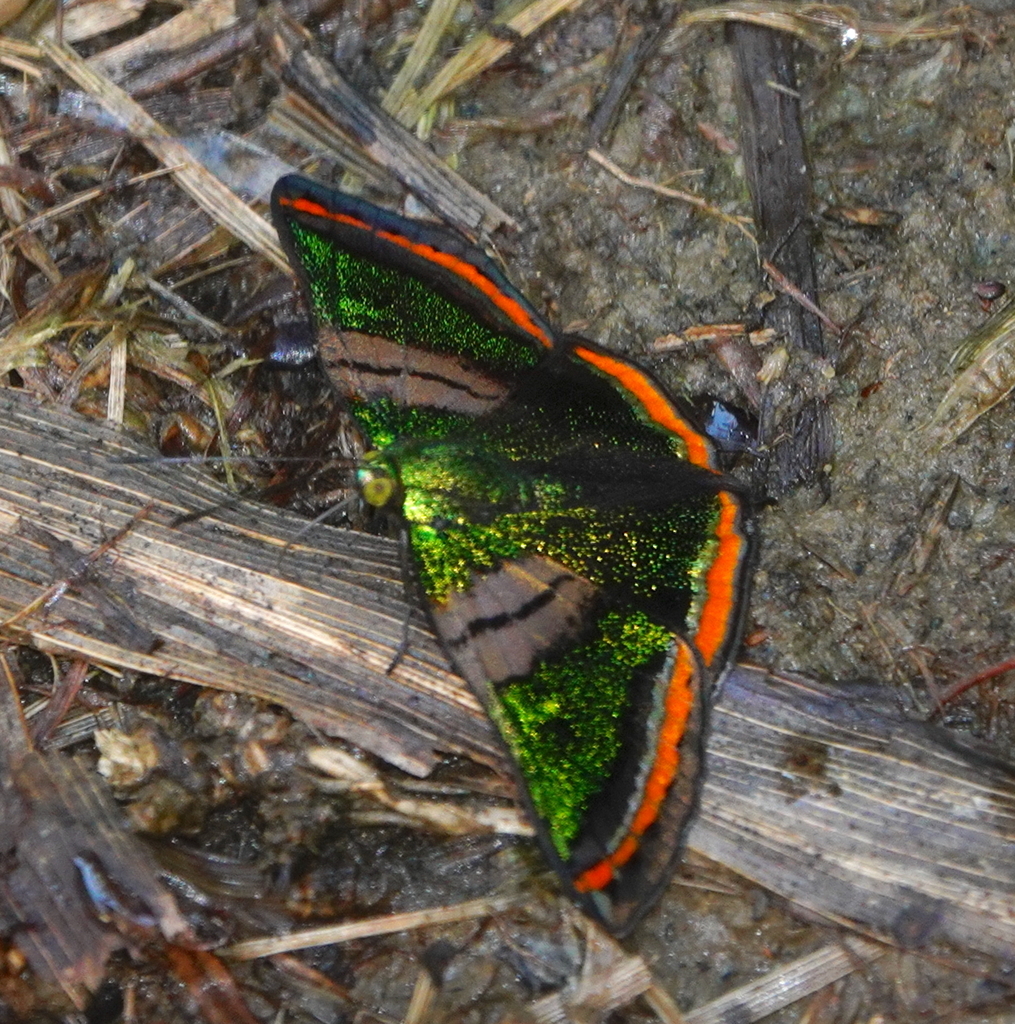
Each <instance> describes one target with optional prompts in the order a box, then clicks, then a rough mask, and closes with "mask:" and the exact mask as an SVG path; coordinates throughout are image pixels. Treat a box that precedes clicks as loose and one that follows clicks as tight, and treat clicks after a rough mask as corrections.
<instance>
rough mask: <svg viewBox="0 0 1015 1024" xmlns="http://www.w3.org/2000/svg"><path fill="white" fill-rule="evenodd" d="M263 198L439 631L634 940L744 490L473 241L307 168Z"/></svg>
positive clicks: (713, 646)
mask: <svg viewBox="0 0 1015 1024" xmlns="http://www.w3.org/2000/svg"><path fill="white" fill-rule="evenodd" d="M272 206H273V212H274V216H275V221H276V224H277V226H278V228H279V233H280V235H281V237H282V239H283V242H284V243H285V245H286V247H287V250H288V252H289V253H290V257H291V258H292V259H293V262H294V265H295V266H296V267H297V268H298V269H299V271H300V273H301V275H302V277H303V279H304V285H305V288H306V291H307V294H308V296H309V298H310V303H311V306H312V309H313V314H314V317H315V320H316V323H317V330H318V336H319V339H320V347H321V350H322V356H323V358H324V360H325V364H326V366H327V368H328V369H329V373H330V374H331V376H332V379H333V380H335V383H336V387H337V389H338V391H339V393H340V394H341V395H342V397H343V398H344V400H345V402H346V404H347V406H348V408H349V411H350V413H351V415H352V416H353V418H354V419H355V421H356V423H357V424H358V426H359V428H360V430H361V431H362V432H363V434H364V437H365V438H366V439H367V441H368V446H369V447H371V448H372V449H373V450H374V451H375V452H376V453H377V454H376V459H375V462H374V463H373V465H375V466H384V467H386V471H387V472H390V474H391V477H392V479H393V481H395V482H396V486H394V487H393V489H392V494H393V495H395V497H393V498H392V500H393V501H394V502H397V503H398V506H399V511H400V513H401V516H402V518H403V520H404V524H405V531H406V535H407V537H408V543H409V548H410V550H411V555H412V561H413V564H414V570H415V574H416V577H417V579H418V582H419V586H420V589H421V590H422V592H423V594H424V595H425V597H426V599H427V601H428V603H429V610H430V615H431V618H432V621H433V623H434V626H435V629H436V631H437V633H438V636H439V637H440V638H441V640H442V641H443V643H444V645H445V647H446V649H447V651H448V653H449V656H450V657H451V658H452V660H453V661H454V663H455V665H456V667H457V668H458V670H459V671H460V672H461V673H462V675H463V676H464V677H465V678H466V680H467V681H468V682H469V684H470V685H471V686H472V688H473V689H474V690H475V692H476V693H477V695H478V696H479V697H480V699H481V700H482V701H483V703H484V705H485V706H486V708H487V710H488V711H489V713H490V715H491V717H492V718H493V720H494V722H495V723H496V725H497V727H498V728H499V730H500V732H501V735H502V736H503V737H504V740H505V743H506V744H507V747H508V749H509V751H510V753H511V755H512V757H513V758H514V760H515V763H516V764H517V766H518V770H519V775H520V778H521V781H522V783H523V787H524V791H525V794H526V798H527V800H528V803H529V805H530V809H531V810H532V812H533V815H534V818H535V821H536V823H537V825H538V828H539V832H540V835H541V839H542V841H543V845H544V848H545V849H546V851H547V854H548V856H549V857H550V859H551V861H552V862H553V863H554V865H555V866H556V867H557V869H558V870H559V872H560V874H561V876H562V878H563V879H564V881H565V882H566V884H567V885H568V887H569V888H570V889H571V891H572V893H573V894H574V895H575V896H576V898H577V899H579V900H580V901H581V902H582V904H583V905H584V906H585V907H586V908H587V909H589V910H590V911H591V912H593V913H594V914H596V915H597V916H598V917H600V918H601V919H602V920H603V921H604V922H605V923H606V924H607V925H609V926H610V927H611V928H613V929H614V930H615V931H624V930H626V929H627V928H628V927H630V925H631V924H632V923H633V922H634V921H635V920H636V919H637V918H638V916H639V915H640V914H641V913H643V912H644V910H645V909H646V908H647V906H649V905H650V903H651V901H652V900H653V899H654V898H655V896H656V894H657V893H658V891H659V890H660V889H661V887H662V886H663V885H664V884H665V882H666V879H667V877H668V874H669V871H670V867H671V864H672V862H673V860H674V859H675V857H676V855H677V852H678V850H679V836H680V832H681V829H682V826H683V823H684V820H685V819H686V817H687V815H688V813H689V811H690V809H691V805H692V802H693V793H694V785H693V779H694V775H695V773H696V771H697V767H698V761H699V759H700V751H699V743H700V731H701V720H702V692H703V687H704V686H705V685H707V684H708V683H710V682H712V681H714V680H715V679H716V678H717V676H718V674H719V673H720V672H721V671H722V669H723V667H724V665H725V661H726V659H727V658H728V657H729V655H730V653H731V649H732V647H733V645H734V644H735V643H736V640H737V638H738V626H739V621H740V611H741V608H742V606H743V592H744V588H745V580H746V575H747V568H748V562H749V549H750V539H749V533H748V531H749V527H748V526H747V525H746V523H745V517H744V513H743V509H742V503H741V500H740V498H739V497H738V496H737V494H736V493H735V492H734V491H732V490H730V488H729V485H728V481H726V479H725V478H724V477H722V476H720V475H719V474H718V473H716V472H715V471H714V467H713V464H712V455H711V449H710V448H709V445H708V442H707V440H706V439H705V438H704V437H703V436H702V435H701V434H700V433H699V432H698V431H697V430H695V429H694V428H693V427H692V426H691V425H690V423H689V422H688V421H687V419H686V418H685V417H684V415H683V413H682V411H681V409H680V407H679V406H678V405H677V403H675V402H674V401H673V400H672V399H671V398H669V396H667V394H666V393H665V391H664V390H663V389H662V388H661V387H659V385H658V384H657V383H656V382H655V381H654V380H653V379H652V378H651V376H650V375H649V374H647V373H646V372H645V371H643V370H641V369H640V368H639V367H637V366H636V365H635V364H633V363H630V362H629V361H627V360H625V359H622V358H620V357H618V356H615V355H612V354H611V353H609V352H607V351H606V350H604V349H601V348H599V347H598V346H596V345H594V344H592V343H590V342H586V341H584V340H582V339H574V338H568V337H564V336H562V335H560V334H558V333H555V332H554V331H553V329H552V328H551V327H550V326H549V325H548V324H547V323H546V321H545V320H543V318H542V317H541V316H540V315H539V314H538V313H537V312H536V311H535V310H534V309H533V308H532V307H531V306H530V305H529V303H528V302H527V301H526V300H525V299H524V298H523V297H522V296H521V295H520V293H518V292H517V291H516V290H515V289H514V288H513V287H512V286H511V285H510V284H509V283H508V282H507V280H506V279H505V278H504V276H503V274H502V273H501V272H500V270H499V269H498V268H497V267H496V265H495V264H494V263H493V262H492V261H491V260H490V259H489V258H488V257H487V256H486V255H485V254H483V253H482V252H480V251H479V250H478V249H476V248H475V247H473V246H471V245H470V244H469V243H468V242H467V241H466V240H464V239H463V238H461V237H460V236H459V235H457V234H455V233H453V232H450V231H448V230H447V229H444V228H440V227H435V226H431V225H426V224H420V223H419V222H415V221H410V220H407V219H405V218H402V217H399V216H398V215H396V214H393V213H390V212H388V211H384V210H381V209H379V208H377V207H374V206H372V205H371V204H369V203H366V202H364V201H362V200H359V199H355V198H353V197H350V196H346V195H343V194H341V193H337V192H332V191H330V190H328V189H326V188H323V187H322V186H319V185H316V184H314V183H311V182H308V181H306V180H305V179H302V178H296V177H288V178H283V179H282V180H281V181H280V182H279V183H278V184H277V185H276V188H275V192H274V195H273V199H272Z"/></svg>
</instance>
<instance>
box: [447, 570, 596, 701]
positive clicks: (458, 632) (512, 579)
mask: <svg viewBox="0 0 1015 1024" xmlns="http://www.w3.org/2000/svg"><path fill="white" fill-rule="evenodd" d="M596 597H597V588H596V587H595V585H594V584H592V583H590V582H589V581H588V580H587V579H585V578H584V577H582V576H577V575H575V573H573V572H571V571H570V570H569V569H566V568H565V567H564V566H563V565H561V564H560V563H559V562H554V561H553V560H552V559H549V558H541V557H539V556H536V555H533V556H530V557H527V558H522V559H519V560H518V561H514V562H505V563H504V564H503V565H502V566H501V567H500V568H498V569H495V570H494V571H493V572H489V573H486V574H485V575H482V576H480V575H474V576H473V578H472V581H471V583H470V586H469V587H468V589H467V590H464V591H455V592H454V593H452V594H451V596H450V597H449V598H448V599H447V601H445V602H444V603H443V604H441V605H440V606H435V608H434V613H433V614H434V624H435V625H436V627H437V632H438V634H439V635H440V637H441V640H442V641H443V642H444V644H445V646H446V647H447V649H448V651H449V653H450V654H451V656H452V658H453V659H454V661H455V663H456V665H457V666H458V669H459V671H460V672H461V673H462V674H463V675H464V676H465V678H466V679H467V680H468V681H469V682H470V683H472V685H473V686H474V687H475V688H476V689H477V690H478V689H480V688H483V687H484V686H485V684H486V683H492V684H493V685H495V686H496V685H497V684H498V683H503V682H505V681H507V680H508V679H515V678H519V677H524V676H527V675H529V674H530V673H531V672H532V671H533V669H535V667H536V666H537V665H538V664H539V662H540V661H541V660H542V659H544V658H545V657H546V656H547V655H548V654H549V653H550V652H551V651H554V650H559V649H560V648H561V647H564V646H566V645H568V644H573V643H574V642H575V641H576V640H577V639H578V638H580V637H581V635H582V634H583V633H584V631H585V628H586V625H587V623H588V619H589V614H590V612H591V609H592V607H593V605H594V604H595V602H596Z"/></svg>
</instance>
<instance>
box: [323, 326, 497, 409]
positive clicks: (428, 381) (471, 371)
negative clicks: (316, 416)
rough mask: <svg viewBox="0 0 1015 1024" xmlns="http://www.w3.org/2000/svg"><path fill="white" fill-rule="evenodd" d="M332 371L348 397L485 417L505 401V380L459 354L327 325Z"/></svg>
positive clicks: (327, 361) (325, 357) (325, 356)
mask: <svg viewBox="0 0 1015 1024" xmlns="http://www.w3.org/2000/svg"><path fill="white" fill-rule="evenodd" d="M318 344H319V346H320V350H321V357H322V358H323V360H324V365H325V367H326V368H327V370H328V376H329V377H331V379H332V382H333V383H334V384H335V386H336V388H338V390H339V392H340V393H341V394H342V395H343V396H344V397H346V398H350V399H356V400H359V401H376V400H377V399H380V398H390V399H392V400H393V401H395V402H398V403H399V404H400V405H405V406H414V407H423V408H429V409H443V410H445V411H447V412H458V413H462V414H463V415H466V416H481V415H483V414H484V413H487V412H490V411H491V410H492V409H494V408H496V407H497V406H498V405H500V403H501V402H503V401H504V400H505V399H506V398H507V395H508V388H507V386H506V385H505V384H503V383H502V382H501V381H499V380H496V379H495V378H493V377H490V376H488V375H487V374H484V373H482V372H480V371H479V370H477V369H475V368H474V367H472V366H470V365H468V364H467V363H465V362H464V361H463V360H461V359H459V358H457V357H456V356H453V355H449V354H447V353H441V352H430V351H427V350H425V349H420V348H414V347H412V346H409V345H403V344H401V343H400V342H397V341H391V340H389V339H387V338H381V337H377V336H375V335H371V334H360V333H359V332H358V331H339V330H336V329H335V328H333V327H325V328H323V329H322V330H321V332H320V338H319V341H318Z"/></svg>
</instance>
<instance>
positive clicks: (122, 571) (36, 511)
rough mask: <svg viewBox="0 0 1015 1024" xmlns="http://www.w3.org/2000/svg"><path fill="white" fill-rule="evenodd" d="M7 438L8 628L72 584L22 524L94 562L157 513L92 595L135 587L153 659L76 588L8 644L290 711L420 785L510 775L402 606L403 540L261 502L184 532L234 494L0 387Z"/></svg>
mask: <svg viewBox="0 0 1015 1024" xmlns="http://www.w3.org/2000/svg"><path fill="white" fill-rule="evenodd" d="M0 424H2V426H0V622H3V621H4V620H8V619H12V618H15V617H16V616H18V614H19V613H20V612H21V611H22V610H23V609H24V608H25V607H26V606H28V605H29V604H31V603H32V602H33V601H35V600H37V599H38V598H39V597H40V596H41V595H43V594H45V593H46V592H47V591H49V589H50V588H52V587H53V586H54V585H55V584H59V583H60V582H61V580H62V579H64V578H65V575H64V576H62V575H61V573H60V571H58V570H56V569H54V566H53V562H52V557H51V552H50V550H49V548H48V547H47V545H45V544H40V543H38V542H36V541H34V540H33V539H32V536H33V534H32V530H31V529H28V530H24V529H23V527H22V524H23V523H28V524H31V526H32V527H35V528H36V529H37V530H38V529H41V530H44V531H46V533H47V534H49V535H52V537H53V538H55V539H56V540H57V541H59V542H62V543H66V544H70V545H73V548H74V549H75V550H76V552H77V553H78V555H79V556H81V557H87V556H88V555H89V554H90V553H91V552H93V551H94V550H95V549H96V548H97V547H99V546H100V545H101V544H102V543H103V542H104V541H106V540H107V539H108V538H109V537H110V536H111V535H112V534H114V533H116V532H117V531H119V530H121V529H123V527H124V526H125V525H126V524H128V523H129V522H130V520H131V518H132V517H133V516H134V515H135V514H136V513H137V512H138V510H139V509H141V508H143V507H144V506H145V505H146V504H147V503H148V502H149V500H150V501H152V502H154V506H153V508H152V510H151V512H150V513H149V514H148V516H147V517H146V518H145V519H144V520H143V521H141V522H138V523H137V524H135V525H134V526H133V528H132V529H130V530H128V531H127V532H126V533H125V535H124V536H123V537H121V538H120V539H119V540H118V542H117V543H116V545H115V547H114V548H113V549H112V550H110V551H109V552H108V553H107V554H106V555H105V556H104V561H103V562H97V563H96V564H94V565H93V566H91V567H90V571H89V578H90V583H91V584H93V585H97V584H99V583H101V582H103V573H105V574H106V578H105V583H106V584H107V585H108V586H107V589H109V590H111V591H113V592H120V593H123V592H124V591H125V589H126V588H127V587H128V586H129V588H130V590H131V599H130V603H131V610H132V613H133V616H134V618H135V619H137V620H138V621H139V623H140V624H142V625H143V626H144V627H145V629H147V630H148V631H149V632H150V633H151V634H152V635H154V636H155V637H156V638H157V640H158V646H157V647H156V648H155V649H154V650H152V651H138V650H133V651H132V650H130V649H129V648H128V647H125V646H123V644H122V643H121V642H119V641H118V640H117V637H116V635H115V634H114V633H113V632H111V631H110V629H109V627H108V623H107V622H106V618H105V617H104V614H103V610H102V609H101V608H96V607H95V604H94V603H93V602H92V601H91V600H89V595H88V594H82V593H78V592H76V591H75V589H74V587H73V581H71V584H72V585H71V586H70V587H69V588H67V592H66V593H65V594H64V595H63V596H61V597H60V598H59V600H57V601H56V603H55V604H53V605H52V606H51V607H49V608H48V609H43V608H40V609H38V610H36V611H35V612H34V613H33V614H32V615H30V616H27V617H23V618H20V619H17V618H15V621H14V622H12V624H11V626H10V627H8V628H7V629H6V630H4V631H3V632H4V633H5V634H6V636H7V638H8V639H14V640H21V641H24V642H28V643H32V644H33V645H34V646H36V647H38V648H39V649H41V650H45V651H53V652H58V653H62V654H68V655H73V656H75V657H80V658H86V659H89V660H90V661H92V662H95V663H98V664H106V665H115V666H118V667H120V668H123V669H133V670H135V671H139V672H149V673H152V674H155V675H165V676H168V677H170V678H173V679H179V680H185V681H187V682H192V683H197V684H200V685H204V686H210V687H214V688H216V689H221V690H228V691H231V692H237V693H246V694H250V695H252V696H255V697H260V698H262V699H264V700H268V701H272V702H274V703H277V704H281V705H283V706H285V707H287V708H288V709H289V710H290V711H291V712H293V713H294V714H296V715H297V716H299V717H300V718H302V719H304V720H305V721H308V722H310V723H312V724H314V725H315V726H317V727H319V728H321V729H322V730H324V731H325V732H326V733H328V734H330V735H337V736H341V737H343V738H345V739H348V740H350V741H352V742H354V743H357V744H358V745H359V746H361V747H365V748H367V749H369V750H372V751H373V752H374V753H376V754H378V755H380V756H381V757H383V758H385V760H387V761H389V762H390V763H392V764H395V765H398V766H399V767H400V768H403V769H404V770H406V771H408V772H411V773H412V774H415V775H426V774H427V773H428V772H429V771H430V770H431V769H432V768H433V767H434V765H435V764H436V763H437V761H438V760H439V758H440V756H441V754H442V753H460V754H464V755H466V756H468V757H471V758H473V759H474V760H476V761H479V762H482V763H485V764H491V765H497V766H502V765H503V760H502V755H501V752H500V747H499V746H498V744H497V742H496V740H495V739H494V736H493V734H492V730H491V728H490V726H489V724H488V723H487V721H486V718H485V716H484V715H483V713H482V711H481V710H480V707H479V704H478V703H477V701H476V700H475V698H474V697H473V696H472V694H471V693H470V692H468V691H467V690H466V689H465V687H464V684H461V683H460V682H455V683H449V681H448V680H449V678H453V677H452V676H451V673H450V670H449V668H448V663H447V659H446V658H445V656H444V654H443V652H442V651H441V649H440V647H439V646H438V645H437V643H436V641H435V640H434V639H433V637H432V635H431V634H430V632H429V630H428V628H427V627H426V624H425V621H424V619H423V616H422V615H421V614H420V613H419V611H413V610H412V609H410V606H409V605H408V604H407V602H406V597H405V588H404V585H403V578H404V573H403V564H402V558H401V556H400V553H399V550H398V546H397V544H395V543H394V542H393V541H389V540H386V539H384V538H378V537H370V536H367V535H365V534H354V533H350V532H349V531H345V530H336V529H334V528H331V527H326V526H321V527H316V528H314V530H313V531H312V532H310V533H306V532H305V531H306V528H307V524H306V523H305V521H303V520H300V519H298V518H297V517H295V516H293V515H287V514H286V513H284V512H280V511H278V510H275V509H272V508H268V507H259V506H255V505H253V504H252V503H246V504H244V505H243V506H242V507H240V508H234V509H222V510H220V511H218V512H216V513H215V514H214V515H211V516H208V517H207V518H204V519H199V520H197V521H196V522H192V523H186V524H184V525H181V526H178V527H174V526H173V525H172V522H173V520H174V519H175V518H176V517H178V516H181V515H185V514H187V513H190V512H193V511H195V510H199V509H203V508H207V507H211V506H215V505H218V504H219V503H221V502H222V501H223V499H225V500H230V496H229V495H228V494H225V493H224V492H223V491H222V490H221V489H220V488H219V487H217V486H216V485H215V484H213V483H212V482H211V481H209V480H208V479H207V477H205V476H204V474H203V473H202V472H201V471H200V470H197V469H196V468H195V467H178V466H172V467H167V466H165V465H157V464H147V465H145V464H144V462H145V461H146V460H150V459H152V454H151V452H150V450H148V449H145V448H144V447H143V446H141V445H139V444H136V443H133V442H131V441H130V440H129V439H128V438H126V437H125V436H124V435H121V434H118V433H117V432H116V431H115V430H112V429H110V428H108V427H106V426H105V425H103V424H98V423H94V422H90V421H87V420H84V419H81V418H80V417H75V416H73V415H66V414H61V413H60V412H59V411H58V410H55V409H42V408H40V407H39V406H38V405H36V404H35V403H34V402H33V401H32V400H31V399H30V398H29V397H28V396H27V395H25V394H23V393H20V392H18V391H14V390H3V391H0ZM155 458H156V459H157V456H156V457H155ZM130 459H133V460H140V464H136V465H135V464H126V463H125V460H130ZM34 536H37V534H34ZM406 623H408V624H409V625H408V628H407V626H406ZM406 636H407V639H408V647H407V650H406V652H405V655H404V657H402V658H401V659H400V660H399V661H398V664H397V665H395V666H394V668H391V664H392V661H393V659H394V653H395V651H396V650H397V649H398V647H399V645H400V644H401V642H402V640H403V638H404V637H406ZM389 668H391V671H390V672H389V671H388V670H389ZM454 736H458V737H459V739H458V740H452V741H451V742H450V744H446V743H445V740H446V739H449V738H450V737H454Z"/></svg>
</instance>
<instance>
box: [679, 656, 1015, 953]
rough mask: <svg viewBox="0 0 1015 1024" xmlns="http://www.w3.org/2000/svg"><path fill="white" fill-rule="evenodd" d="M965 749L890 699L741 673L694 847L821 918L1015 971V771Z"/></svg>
mask: <svg viewBox="0 0 1015 1024" xmlns="http://www.w3.org/2000/svg"><path fill="white" fill-rule="evenodd" d="M961 739H962V737H961V736H959V735H957V734H955V733H953V732H951V731H949V730H946V729H943V728H933V727H930V726H928V725H926V724H924V723H922V722H917V721H913V720H911V719H909V718H907V717H906V716H905V715H904V714H902V713H901V711H900V710H899V709H898V706H897V704H895V702H894V695H893V691H891V690H888V689H881V688H872V687H867V686H849V687H842V688H829V687H822V686H819V685H818V684H816V683H813V682H811V681H809V680H806V679H791V678H780V677H776V676H771V675H769V674H768V673H766V672H764V671H763V670H761V669H755V668H749V667H748V666H744V665H738V666H737V667H736V668H735V670H734V671H733V672H731V673H730V674H729V676H728V677H727V678H726V681H725V682H724V684H723V689H722V694H721V697H720V699H719V701H718V702H717V703H716V705H715V706H714V707H713V709H712V722H711V732H710V734H709V737H708V741H707V747H708V753H707V757H706V776H705V782H704V786H703V789H702V794H701V804H700V809H699V813H698V815H697V817H696V818H695V819H694V821H693V824H692V826H691V829H690V833H689V835H688V845H689V846H690V847H691V848H692V849H694V850H697V851H698V852H699V853H703V854H705V855H706V856H707V857H710V858H712V859H713V860H716V861H719V862H720V863H721V864H724V865H725V866H727V867H729V868H731V869H732V870H733V871H736V872H738V873H740V874H742V875H745V876H746V877H748V878H750V879H752V880H753V881H755V882H757V883H758V884H759V885H761V886H763V887H764V888H766V889H768V890H770V891H771V892H775V893H778V894H780V895H782V896H784V897H785V898H786V899H788V900H790V901H791V902H792V903H793V904H795V905H796V906H798V907H800V908H802V909H804V910H806V911H807V912H808V914H809V915H818V916H820V917H822V918H825V919H827V920H829V921H833V922H837V923H840V924H845V925H848V926H850V927H853V928H856V929H858V930H860V931H864V932H866V933H868V934H871V935H874V936H876V937H878V938H881V939H884V940H885V941H887V942H890V943H892V944H894V945H897V946H902V947H904V948H919V947H922V946H926V945H930V944H933V943H937V942H939V941H945V942H949V943H952V944H954V945H956V946H958V947H960V948H966V949H976V950H979V951H981V952H984V953H989V954H991V955H993V956H996V957H999V958H1001V960H1002V961H1007V962H1011V961H1012V958H1013V950H1015V858H1013V857H1012V850H1013V849H1015V847H1013V843H1015V772H1013V770H1012V768H1011V767H1010V766H1009V765H1007V764H1006V763H1004V762H1002V761H1001V760H1000V759H998V758H996V757H994V756H992V755H991V753H990V750H989V748H984V747H980V746H979V745H978V744H976V743H975V742H974V741H971V740H969V741H968V742H967V743H966V744H965V745H964V747H963V745H961V744H960V740H961ZM967 739H968V738H967Z"/></svg>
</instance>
